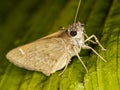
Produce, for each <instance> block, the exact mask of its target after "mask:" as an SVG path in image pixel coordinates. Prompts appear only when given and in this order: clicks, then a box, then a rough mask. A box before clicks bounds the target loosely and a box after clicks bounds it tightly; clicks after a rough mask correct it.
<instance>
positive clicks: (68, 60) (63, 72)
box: [58, 55, 70, 76]
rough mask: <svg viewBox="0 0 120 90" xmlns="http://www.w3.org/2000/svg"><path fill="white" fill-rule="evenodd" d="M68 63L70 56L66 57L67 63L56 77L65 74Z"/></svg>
mask: <svg viewBox="0 0 120 90" xmlns="http://www.w3.org/2000/svg"><path fill="white" fill-rule="evenodd" d="M69 62H70V55H68V56H67V63H66V65H65V67H64V69H63V71H62V72H61V73H60V74H59V75H58V76H60V75H62V74H63V73H64V72H65V70H66V69H67V66H68V64H69Z"/></svg>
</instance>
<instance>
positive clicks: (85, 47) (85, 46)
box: [83, 45, 107, 62]
mask: <svg viewBox="0 0 120 90" xmlns="http://www.w3.org/2000/svg"><path fill="white" fill-rule="evenodd" d="M83 48H84V49H91V50H92V51H93V52H94V53H95V54H96V55H97V56H99V57H100V58H101V59H102V60H103V61H104V62H107V61H106V60H105V59H104V58H103V57H102V56H101V55H99V54H98V53H97V52H96V51H95V50H94V49H93V48H92V47H90V46H87V45H84V46H83Z"/></svg>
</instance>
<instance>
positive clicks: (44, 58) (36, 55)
mask: <svg viewBox="0 0 120 90" xmlns="http://www.w3.org/2000/svg"><path fill="white" fill-rule="evenodd" d="M7 58H8V59H9V60H10V61H11V62H13V63H14V64H15V65H17V66H20V67H23V68H26V69H28V70H35V71H41V72H43V73H44V74H45V75H47V76H49V75H50V74H51V73H54V72H56V71H57V70H60V69H62V68H63V67H64V66H65V65H66V63H67V61H68V53H67V52H66V47H65V43H64V40H63V39H62V38H47V39H41V40H37V41H35V42H32V43H30V44H26V45H23V46H20V47H18V48H15V49H13V50H11V51H10V52H8V54H7ZM69 59H70V58H69Z"/></svg>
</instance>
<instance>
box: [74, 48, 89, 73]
mask: <svg viewBox="0 0 120 90" xmlns="http://www.w3.org/2000/svg"><path fill="white" fill-rule="evenodd" d="M73 50H74V52H75V54H76V55H77V57H78V59H79V60H80V62H81V63H82V65H83V66H84V68H85V70H86V71H87V73H88V69H87V67H86V66H85V64H84V62H83V61H82V60H81V58H80V56H79V54H78V52H77V48H76V47H75V46H73ZM80 51H81V47H80Z"/></svg>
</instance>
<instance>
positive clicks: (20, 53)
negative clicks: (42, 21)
mask: <svg viewBox="0 0 120 90" xmlns="http://www.w3.org/2000/svg"><path fill="white" fill-rule="evenodd" d="M80 2H81V0H80V1H79V4H78V8H77V12H76V16H75V20H74V23H73V24H72V25H69V26H68V27H67V28H66V29H64V30H61V31H58V32H56V33H53V34H51V35H48V36H45V37H43V38H41V39H38V40H36V41H34V42H31V43H29V44H26V45H23V46H20V47H17V48H15V49H13V50H11V51H10V52H8V53H7V55H6V57H7V59H8V60H9V61H10V62H12V63H14V64H15V65H17V66H19V67H22V68H25V69H28V70H34V71H40V72H42V73H44V74H45V75H46V76H49V75H50V74H52V73H54V72H56V71H57V70H60V69H62V68H64V70H65V69H66V68H67V66H68V64H69V62H70V60H71V57H73V56H75V55H76V56H77V57H78V59H79V60H80V62H81V63H82V65H83V66H84V68H85V69H86V71H87V72H88V70H87V67H86V66H85V65H84V63H83V61H82V60H81V57H80V56H79V54H78V53H79V52H80V51H81V49H91V50H92V51H93V52H94V53H95V54H96V55H98V56H99V57H100V58H101V59H102V60H103V61H105V62H106V60H105V59H104V58H103V57H102V56H100V55H99V54H98V53H97V52H96V51H95V50H94V49H93V48H92V47H90V46H88V45H86V44H85V43H86V42H88V41H90V42H92V43H97V44H98V45H99V46H100V47H101V49H102V50H105V49H104V48H103V47H102V45H101V44H100V42H99V41H98V39H97V37H96V36H95V35H92V36H90V37H88V36H87V34H86V33H85V32H84V24H81V23H80V22H76V17H77V14H78V10H79V7H80ZM92 38H94V39H95V41H92V40H91V39H92ZM63 72H64V71H63ZM63 72H62V73H63Z"/></svg>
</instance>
